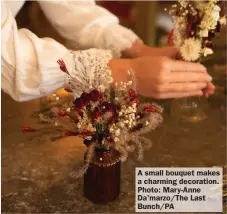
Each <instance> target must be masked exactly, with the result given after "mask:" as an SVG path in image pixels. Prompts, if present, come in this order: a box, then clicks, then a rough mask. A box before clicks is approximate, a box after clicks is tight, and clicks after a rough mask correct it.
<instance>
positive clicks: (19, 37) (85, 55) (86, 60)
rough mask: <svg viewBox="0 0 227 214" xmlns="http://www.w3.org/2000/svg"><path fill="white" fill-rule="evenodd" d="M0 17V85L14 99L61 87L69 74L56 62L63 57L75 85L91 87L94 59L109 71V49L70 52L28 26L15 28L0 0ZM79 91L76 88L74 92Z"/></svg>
mask: <svg viewBox="0 0 227 214" xmlns="http://www.w3.org/2000/svg"><path fill="white" fill-rule="evenodd" d="M1 19H2V23H1V30H2V32H1V36H2V39H1V44H2V46H1V52H2V53H1V60H2V63H1V74H2V80H1V81H2V89H3V91H5V92H6V93H8V94H9V95H10V96H11V97H12V98H13V99H15V100H17V101H26V100H30V99H34V98H38V97H41V96H42V94H41V93H40V91H45V93H51V92H53V91H55V90H57V89H59V88H61V87H63V86H64V85H65V83H67V81H68V78H67V74H66V73H64V72H62V71H61V69H60V67H59V64H58V63H57V61H58V60H59V59H63V61H64V62H65V64H66V67H67V69H68V71H69V73H70V74H71V75H72V76H73V77H74V78H75V81H77V83H78V85H84V87H90V85H91V83H92V81H93V80H94V79H95V78H97V75H98V74H97V72H98V71H97V70H98V68H97V67H95V66H94V65H93V63H94V60H96V62H97V64H102V65H103V69H104V70H102V72H105V71H108V72H109V70H108V66H107V63H108V61H109V60H110V59H111V58H112V55H111V53H110V51H107V50H99V49H90V50H86V51H74V52H71V51H69V50H67V49H66V48H65V47H64V46H63V45H61V44H59V43H57V42H56V41H55V40H53V39H50V38H44V39H39V38H38V37H37V36H36V35H35V34H33V33H32V32H30V31H29V30H26V29H21V30H18V29H17V25H16V22H15V19H14V17H13V16H12V13H11V11H10V9H9V7H8V4H7V2H1ZM85 74H87V75H88V76H89V77H90V82H89V83H87V82H84V76H83V75H85ZM89 84H90V85H89ZM82 92H83V91H82V89H78V91H77V95H78V96H79V95H80V94H81V93H82Z"/></svg>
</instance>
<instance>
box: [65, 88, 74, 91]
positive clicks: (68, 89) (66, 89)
mask: <svg viewBox="0 0 227 214" xmlns="http://www.w3.org/2000/svg"><path fill="white" fill-rule="evenodd" d="M64 90H65V91H67V92H73V91H72V90H71V89H70V88H64Z"/></svg>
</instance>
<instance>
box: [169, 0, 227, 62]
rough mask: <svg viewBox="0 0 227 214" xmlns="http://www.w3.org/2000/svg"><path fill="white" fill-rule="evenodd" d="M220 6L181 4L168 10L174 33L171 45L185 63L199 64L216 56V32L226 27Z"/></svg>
mask: <svg viewBox="0 0 227 214" xmlns="http://www.w3.org/2000/svg"><path fill="white" fill-rule="evenodd" d="M219 4H220V2H219V1H218V0H209V1H189V0H178V2H177V4H173V5H172V6H171V8H170V9H169V14H170V15H171V16H172V18H173V22H174V29H173V30H172V31H171V32H170V33H169V37H168V44H170V45H175V46H176V47H177V48H178V49H179V52H180V54H181V57H182V58H183V59H184V60H186V61H198V60H200V59H201V58H202V57H206V56H208V55H210V54H213V50H212V48H213V46H212V39H213V38H214V36H215V32H219V31H220V28H221V26H222V25H225V24H226V17H225V16H222V17H221V16H220V12H221V7H220V5H219ZM166 10H167V9H166Z"/></svg>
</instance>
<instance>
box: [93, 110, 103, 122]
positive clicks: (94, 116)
mask: <svg viewBox="0 0 227 214" xmlns="http://www.w3.org/2000/svg"><path fill="white" fill-rule="evenodd" d="M101 117H102V113H101V112H100V111H95V112H94V114H93V120H99V119H100V118H101Z"/></svg>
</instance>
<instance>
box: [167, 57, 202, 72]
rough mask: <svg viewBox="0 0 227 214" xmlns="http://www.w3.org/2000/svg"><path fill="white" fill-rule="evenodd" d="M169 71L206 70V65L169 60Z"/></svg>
mask: <svg viewBox="0 0 227 214" xmlns="http://www.w3.org/2000/svg"><path fill="white" fill-rule="evenodd" d="M169 64H170V71H181V72H182V71H190V72H206V67H204V66H203V65H202V64H199V63H193V62H185V61H180V60H169Z"/></svg>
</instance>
